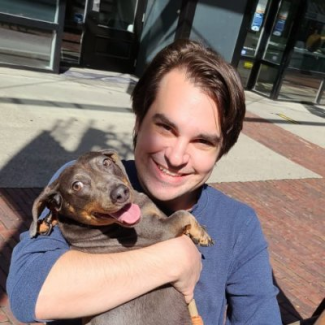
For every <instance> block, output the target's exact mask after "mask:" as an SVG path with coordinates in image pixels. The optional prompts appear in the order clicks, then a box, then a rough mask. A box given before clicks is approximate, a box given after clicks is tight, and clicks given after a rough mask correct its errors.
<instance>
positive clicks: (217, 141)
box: [197, 133, 221, 146]
mask: <svg viewBox="0 0 325 325" xmlns="http://www.w3.org/2000/svg"><path fill="white" fill-rule="evenodd" d="M197 138H199V139H203V140H205V141H207V142H210V143H212V144H213V145H215V146H217V145H219V144H220V142H221V136H220V135H217V134H216V135H212V134H206V133H201V134H198V135H197Z"/></svg>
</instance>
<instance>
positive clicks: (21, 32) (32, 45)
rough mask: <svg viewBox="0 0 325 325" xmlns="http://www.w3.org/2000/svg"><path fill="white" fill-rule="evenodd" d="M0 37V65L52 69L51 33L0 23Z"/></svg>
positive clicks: (53, 35) (53, 34) (52, 36)
mask: <svg viewBox="0 0 325 325" xmlns="http://www.w3.org/2000/svg"><path fill="white" fill-rule="evenodd" d="M0 35H1V43H0V62H1V63H6V64H17V65H23V66H28V67H35V68H41V69H52V64H51V53H52V44H53V43H54V42H53V39H54V37H55V35H56V34H55V33H54V32H53V31H41V30H38V29H35V28H30V27H25V26H20V25H16V24H5V23H2V24H1V26H0Z"/></svg>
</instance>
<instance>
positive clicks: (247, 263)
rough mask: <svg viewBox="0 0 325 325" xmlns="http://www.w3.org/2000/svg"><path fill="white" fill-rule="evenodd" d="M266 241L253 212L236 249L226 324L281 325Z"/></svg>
mask: <svg viewBox="0 0 325 325" xmlns="http://www.w3.org/2000/svg"><path fill="white" fill-rule="evenodd" d="M267 246H268V245H267V242H266V240H265V238H264V235H263V233H262V229H261V226H260V223H259V221H258V219H257V217H256V215H255V213H253V212H252V215H251V216H250V217H249V218H248V219H247V220H246V221H245V223H244V225H243V226H242V228H241V232H240V234H239V236H238V238H237V241H236V243H235V247H234V251H233V252H234V256H233V261H234V262H233V265H232V267H231V272H230V275H229V277H228V281H227V288H226V293H227V300H228V309H227V322H226V324H227V325H230V324H231V325H237V324H238V325H239V324H250V325H260V324H263V325H268V324H269V325H281V324H282V321H281V316H280V310H279V305H278V302H277V299H276V295H277V294H278V292H279V291H278V289H277V288H276V287H275V286H274V284H273V277H272V268H271V265H270V262H269V254H268V247H267Z"/></svg>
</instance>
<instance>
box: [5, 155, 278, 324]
mask: <svg viewBox="0 0 325 325" xmlns="http://www.w3.org/2000/svg"><path fill="white" fill-rule="evenodd" d="M125 166H126V170H127V172H128V175H129V177H130V180H131V182H132V184H133V186H134V188H135V189H137V190H141V188H140V185H139V182H138V180H137V177H136V170H135V166H134V163H133V162H131V161H129V162H126V163H125ZM192 213H193V214H194V216H195V217H196V218H197V220H198V221H199V223H200V224H202V225H204V226H206V228H207V230H208V232H209V235H210V236H211V237H212V238H213V239H214V240H215V245H214V246H211V247H199V250H200V251H201V253H202V254H203V270H202V273H201V277H200V280H199V282H198V284H197V286H196V288H195V293H194V296H195V300H196V303H197V307H198V310H199V313H200V315H201V316H202V318H203V320H204V324H205V325H222V324H224V321H225V319H226V324H227V325H230V324H231V325H235V324H236V325H242V324H247V325H262V324H263V325H268V324H269V325H277V324H279V325H280V324H282V322H281V318H280V312H279V306H278V303H277V300H276V295H277V293H278V290H277V288H276V287H275V286H274V285H273V280H272V269H271V266H270V263H269V255H268V251H267V242H266V240H265V238H264V235H263V233H262V229H261V226H260V223H259V221H258V218H257V216H256V214H255V212H254V211H253V210H252V209H251V208H250V207H248V206H247V205H245V204H243V203H240V202H238V201H236V200H234V199H232V198H230V197H228V196H226V195H224V194H223V193H221V192H220V191H218V190H216V189H214V188H212V187H210V186H208V185H205V186H203V188H202V191H201V195H200V198H199V200H198V202H197V204H196V205H195V206H194V207H193V209H192ZM67 250H69V246H68V244H67V243H66V241H65V240H64V238H63V237H62V234H61V232H60V230H59V229H58V227H55V230H54V231H53V232H52V234H51V235H50V236H39V237H37V238H35V239H30V238H29V234H28V233H27V232H25V233H23V234H22V235H21V241H20V242H19V244H18V245H17V246H16V247H15V249H14V251H13V255H12V262H11V267H10V272H9V275H8V281H7V292H8V295H9V300H10V305H11V309H12V311H13V313H14V315H15V316H16V317H17V318H18V319H19V320H21V321H22V322H34V321H36V318H35V305H36V300H37V297H38V294H39V292H40V289H41V287H42V284H43V283H44V281H45V279H46V277H47V275H48V273H49V271H50V270H51V268H52V266H53V265H54V264H55V262H56V261H57V259H58V258H59V257H60V256H61V255H62V254H64V253H65V252H66V251H67ZM108 294H109V293H108ZM62 324H64V322H62Z"/></svg>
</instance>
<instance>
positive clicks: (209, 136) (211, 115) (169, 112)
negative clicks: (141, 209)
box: [135, 69, 222, 210]
mask: <svg viewBox="0 0 325 325" xmlns="http://www.w3.org/2000/svg"><path fill="white" fill-rule="evenodd" d="M135 132H136V134H137V143H136V147H135V163H136V167H137V172H138V177H139V180H140V183H141V185H142V186H143V188H144V190H145V192H146V193H147V194H148V195H149V196H150V197H152V198H153V199H155V200H156V201H158V203H159V202H160V203H162V204H163V205H164V206H165V207H167V208H169V209H171V210H179V209H190V208H191V207H192V206H193V205H194V204H195V203H196V200H197V195H198V189H199V188H200V187H201V186H202V185H203V184H204V183H205V182H206V181H207V179H208V178H209V176H210V174H211V172H212V169H213V167H214V165H215V162H216V160H217V157H218V153H219V150H220V146H221V141H222V139H221V128H220V123H219V116H218V110H217V105H216V103H215V102H214V101H213V100H212V99H211V98H210V97H209V96H208V95H206V94H205V93H204V92H203V91H202V90H201V89H200V88H199V87H197V86H195V85H194V84H193V82H192V81H190V80H188V79H187V78H186V75H185V72H184V70H179V69H175V70H172V71H171V72H169V73H168V74H166V75H165V76H164V78H163V79H162V80H161V83H160V85H159V90H158V93H157V97H156V99H155V101H154V102H153V104H152V105H151V107H150V108H149V110H148V112H147V114H146V116H145V118H144V120H143V121H142V123H141V125H139V124H138V123H137V124H136V128H135Z"/></svg>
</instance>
